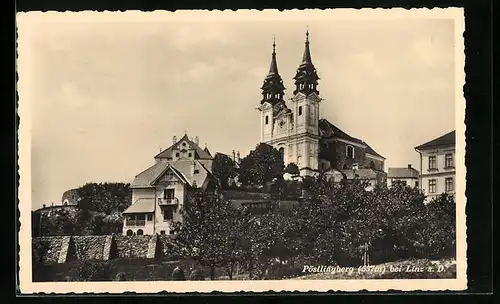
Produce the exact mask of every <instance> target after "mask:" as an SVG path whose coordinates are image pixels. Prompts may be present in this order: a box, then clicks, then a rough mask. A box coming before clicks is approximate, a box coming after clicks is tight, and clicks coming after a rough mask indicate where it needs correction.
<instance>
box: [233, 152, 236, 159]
mask: <svg viewBox="0 0 500 304" xmlns="http://www.w3.org/2000/svg"><path fill="white" fill-rule="evenodd" d="M233 161H236V152H235V151H234V150H233Z"/></svg>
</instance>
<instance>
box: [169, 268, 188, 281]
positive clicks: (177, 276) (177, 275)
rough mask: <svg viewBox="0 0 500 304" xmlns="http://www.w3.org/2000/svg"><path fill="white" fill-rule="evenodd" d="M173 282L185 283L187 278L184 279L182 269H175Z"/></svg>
mask: <svg viewBox="0 0 500 304" xmlns="http://www.w3.org/2000/svg"><path fill="white" fill-rule="evenodd" d="M172 280H173V281H184V280H186V278H185V277H184V271H182V269H181V268H180V267H175V268H174V271H172Z"/></svg>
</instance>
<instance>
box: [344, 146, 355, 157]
mask: <svg viewBox="0 0 500 304" xmlns="http://www.w3.org/2000/svg"><path fill="white" fill-rule="evenodd" d="M345 153H346V156H347V158H354V147H353V146H346V152H345Z"/></svg>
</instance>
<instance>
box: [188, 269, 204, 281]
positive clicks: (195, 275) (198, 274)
mask: <svg viewBox="0 0 500 304" xmlns="http://www.w3.org/2000/svg"><path fill="white" fill-rule="evenodd" d="M189 279H190V280H191V281H203V280H205V275H204V273H203V270H201V269H198V268H197V269H194V270H193V271H192V272H191V275H190V276H189Z"/></svg>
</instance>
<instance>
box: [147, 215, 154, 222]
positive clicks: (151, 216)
mask: <svg viewBox="0 0 500 304" xmlns="http://www.w3.org/2000/svg"><path fill="white" fill-rule="evenodd" d="M152 220H153V215H152V214H148V221H149V222H151V221H152Z"/></svg>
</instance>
